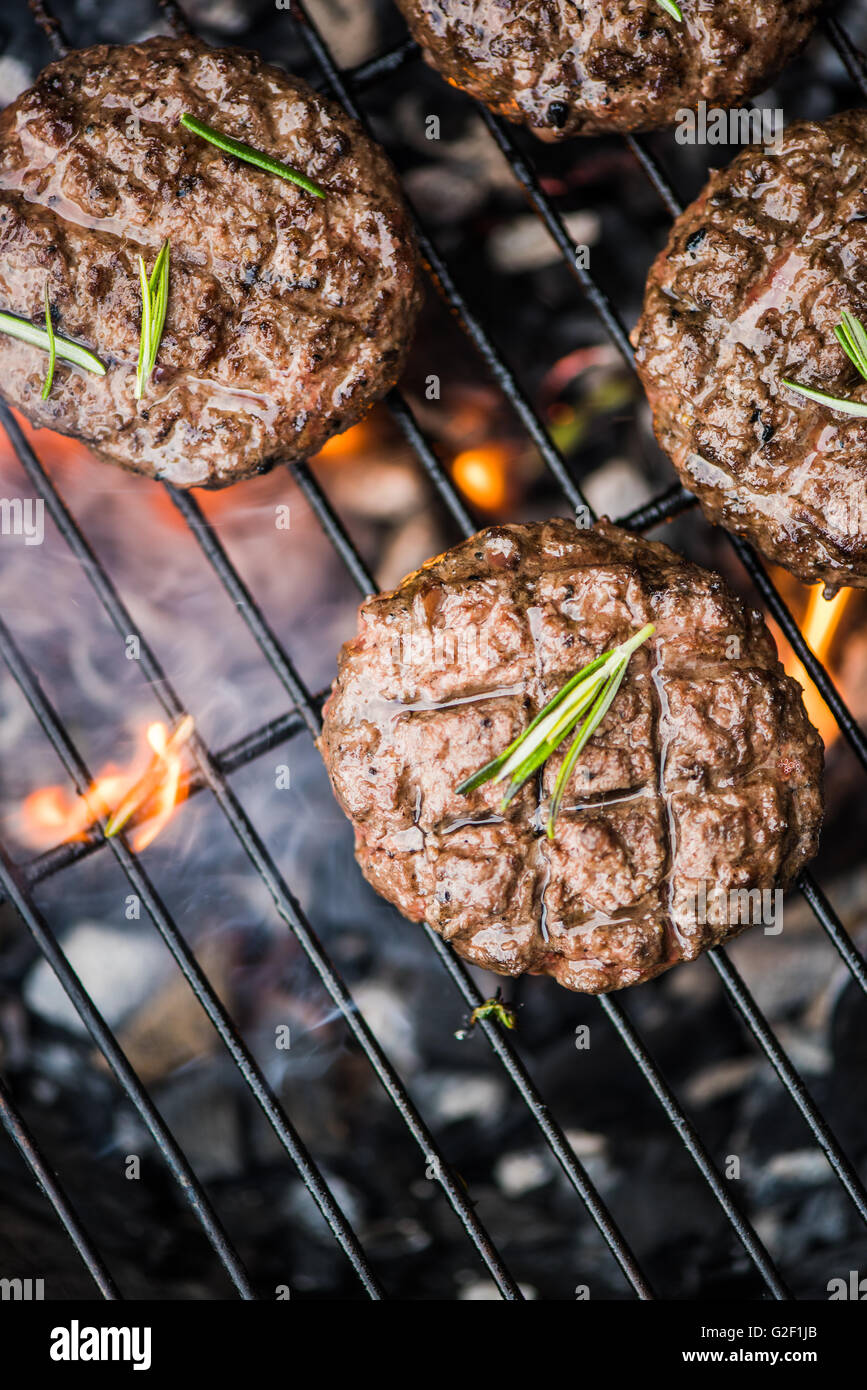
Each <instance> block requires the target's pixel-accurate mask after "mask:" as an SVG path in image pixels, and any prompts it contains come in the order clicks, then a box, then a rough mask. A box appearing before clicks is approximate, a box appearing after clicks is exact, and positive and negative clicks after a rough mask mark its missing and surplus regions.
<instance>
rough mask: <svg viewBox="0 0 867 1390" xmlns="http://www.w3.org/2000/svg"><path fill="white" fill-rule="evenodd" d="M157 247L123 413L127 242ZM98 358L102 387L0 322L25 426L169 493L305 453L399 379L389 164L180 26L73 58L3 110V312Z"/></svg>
mask: <svg viewBox="0 0 867 1390" xmlns="http://www.w3.org/2000/svg"><path fill="white" fill-rule="evenodd" d="M184 111H188V112H190V113H191V114H194V115H196V116H198V117H199V119H201V120H204V121H206V122H207V123H209V124H211V125H213V126H214V127H216V128H217V129H221V130H224V131H226V132H227V133H229V134H233V135H235V136H236V137H238V138H240V139H243V140H245V141H246V142H247V143H248V144H250V145H252V146H254V147H255V148H258V149H261V150H263V151H264V152H266V153H268V154H271V155H273V156H274V157H276V158H279V159H281V160H283V161H284V162H285V163H287V164H289V165H290V166H291V167H294V168H297V169H299V170H301V171H303V172H304V173H307V174H308V175H310V176H311V177H313V178H314V179H316V180H318V181H320V182H321V183H323V184H324V185H325V187H326V197H325V198H324V199H319V198H313V197H311V196H310V195H308V194H307V193H305V192H303V191H302V190H301V189H299V188H297V187H295V186H294V185H293V184H290V183H287V182H286V181H285V180H283V179H281V178H278V177H276V176H275V175H272V174H268V173H266V172H264V171H261V170H259V169H256V168H254V167H252V166H251V165H249V164H246V163H244V162H242V161H240V160H238V159H235V158H232V157H229V156H227V155H225V154H224V153H222V152H221V151H220V150H217V149H215V148H214V147H213V146H211V145H209V144H208V143H207V142H206V141H204V140H201V139H199V138H198V137H197V136H195V135H192V134H191V133H189V132H187V131H185V130H184V129H183V128H182V127H180V125H179V123H178V122H179V117H180V115H181V114H182V113H183V112H184ZM164 239H168V240H169V242H170V244H171V252H172V273H171V283H170V291H169V309H168V317H167V321H166V326H165V332H164V335H163V339H162V343H161V347H160V352H159V356H158V359H157V366H156V369H155V372H154V375H153V378H152V382H151V386H150V388H149V390H148V391H147V393H146V395H145V398H144V400H143V401H142V402H141V403H140V406H139V408H138V410H136V408H135V404H134V402H133V400H132V382H133V381H134V377H135V364H136V359H137V356H138V341H139V328H140V317H141V299H140V290H139V279H138V261H137V257H138V254H139V252H141V254H143V255H144V257H145V261H146V263H147V266H148V269H150V268H151V266H152V264H153V261H154V260H155V258H156V255H157V253H158V251H159V248H160V245H161V244H162V242H163V240H164ZM46 278H47V279H48V284H49V293H50V297H51V304H52V311H53V313H54V314H55V323H56V327H57V328H58V331H60V332H63V333H65V334H66V335H67V336H70V337H73V338H80V339H81V340H82V341H84V342H85V343H87V345H88V346H90V347H91V348H92V349H93V350H94V351H95V352H97V353H98V354H99V355H100V356H102V358H103V360H104V361H105V362H106V363H107V364H108V366H109V372H108V375H107V376H106V377H105V378H101V379H97V378H92V377H88V376H86V375H85V374H83V373H79V372H76V371H72V370H69V369H66V368H64V369H62V370H60V371H58V374H57V376H56V378H55V384H54V388H53V390H52V392H51V395H50V397H49V399H48V400H47V401H45V402H42V401H41V399H40V395H39V393H40V390H41V382H42V378H43V375H44V355H43V354H40V353H39V351H38V350H37V349H34V348H29V347H25V346H23V345H21V344H20V343H16V342H14V341H13V340H12V339H10V338H6V337H3V336H2V335H0V391H2V393H3V395H4V396H5V398H6V399H7V400H8V401H9V402H10V403H11V404H13V405H15V406H16V407H18V408H19V409H21V410H23V411H24V412H25V413H26V414H27V415H28V417H29V418H30V419H31V420H32V421H34V423H36V424H43V425H48V426H50V427H51V428H54V429H58V430H60V431H62V432H64V433H68V434H75V435H77V436H79V437H81V438H83V439H84V440H86V441H87V442H88V443H89V444H90V445H91V446H92V447H93V448H94V450H95V451H96V452H97V453H98V454H99V455H100V456H101V457H103V458H105V459H107V460H109V461H111V462H115V463H119V464H121V465H122V466H123V467H126V468H130V469H133V470H135V471H138V472H142V473H146V474H148V475H149V476H153V477H160V478H165V479H167V480H168V481H170V482H173V483H175V484H178V485H180V486H192V485H204V486H214V487H222V486H226V485H227V484H229V483H231V482H234V481H236V480H237V479H239V478H243V477H247V476H249V475H251V474H253V473H256V472H260V471H262V470H263V469H264V468H267V467H269V466H271V464H273V463H274V462H275V461H276V460H277V458H280V459H281V460H282V459H292V458H300V457H305V456H307V455H308V454H310V453H313V452H315V451H316V450H317V449H318V448H319V447H321V445H322V444H323V443H324V442H325V440H326V439H327V438H329V436H330V435H331V434H333V433H336V432H339V431H341V430H344V429H346V428H347V427H348V426H349V425H351V424H352V423H353V422H354V421H355V420H357V419H358V418H359V417H360V416H361V415H362V414H364V412H365V411H366V409H367V408H368V407H369V405H370V404H371V402H372V401H373V400H375V399H377V398H378V397H379V396H381V395H383V394H384V393H385V392H386V391H387V390H388V389H389V388H390V387H391V386H392V385H393V384H394V381H395V380H396V379H397V377H398V375H399V373H400V369H401V367H402V364H403V360H404V357H405V354H406V351H407V348H408V344H409V340H410V336H411V333H412V329H413V327H414V323H415V318H416V314H417V311H418V308H419V304H420V299H421V289H420V284H419V275H418V265H417V257H416V250H415V244H414V239H413V234H412V230H411V227H410V224H409V219H408V216H407V213H406V210H405V207H404V204H403V200H402V196H401V193H400V190H399V187H398V183H397V179H396V177H395V174H394V171H393V170H392V168H391V165H390V164H389V162H388V160H387V159H386V157H385V155H384V154H383V153H382V152H381V151H380V150H379V149H378V148H377V147H376V146H375V145H374V144H373V143H372V142H371V141H370V140H368V139H367V137H366V136H365V135H364V133H363V132H362V131H361V129H360V127H359V126H358V125H357V124H356V123H355V122H354V121H352V120H351V119H350V118H349V117H348V116H346V115H345V113H344V112H343V111H342V110H341V109H340V108H339V107H338V106H337V105H336V104H335V103H333V102H330V101H328V100H327V99H326V98H324V97H320V96H319V95H318V94H317V93H315V92H314V91H313V90H312V89H311V88H310V87H308V86H307V84H306V83H304V82H301V81H300V80H298V79H296V78H293V77H290V76H288V75H286V74H284V73H281V72H279V71H278V70H277V69H275V68H271V67H269V66H268V65H267V64H265V63H263V62H262V61H261V60H260V59H259V58H258V57H257V56H256V55H254V54H250V53H245V52H242V51H241V50H235V49H213V48H209V47H208V46H207V45H206V44H203V43H200V42H198V41H195V40H192V39H177V40H176V39H164V38H155V39H149V40H147V41H145V42H144V43H141V44H134V45H130V46H127V47H108V46H100V47H97V48H93V49H87V50H84V51H81V52H77V53H74V54H72V55H70V57H68V58H66V59H64V60H62V61H61V62H59V63H54V64H52V65H51V66H50V67H48V68H46V69H45V71H44V72H43V73H42V74H40V77H39V78H38V79H37V82H36V84H35V86H34V87H33V88H32V89H31V90H30V91H28V92H25V93H24V94H23V95H22V96H21V97H19V98H18V100H17V101H15V102H13V103H12V105H11V106H10V107H8V108H7V109H6V110H5V111H4V112H3V113H2V116H0V307H2V308H4V309H6V310H8V311H9V312H11V313H15V314H19V315H21V316H22V317H24V318H28V319H31V320H33V321H34V322H37V323H41V322H42V316H43V312H44V310H43V305H42V296H43V288H44V284H45V281H46Z"/></svg>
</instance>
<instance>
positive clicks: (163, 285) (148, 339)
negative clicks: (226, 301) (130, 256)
mask: <svg viewBox="0 0 867 1390" xmlns="http://www.w3.org/2000/svg"><path fill="white" fill-rule="evenodd" d="M138 275H139V281H140V283H141V332H140V334H139V343H138V368H137V370H136V374H135V398H136V400H137V401H140V400H141V398H142V396H143V395H144V389H145V387H146V386H147V384H148V382H149V380H150V376H151V372H152V371H153V369H154V366H155V365H156V360H157V353H158V352H159V350H160V341H161V339H162V336H163V328H164V327H165V322H166V308H167V307H168V302H169V243H168V242H167V241H164V242H163V244H162V246H161V247H160V253H159V255H158V256H157V258H156V260H155V261H154V268H153V270H152V271H151V274H150V279H148V273H147V267H146V266H145V263H144V257H143V256H139V258H138Z"/></svg>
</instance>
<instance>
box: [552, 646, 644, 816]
mask: <svg viewBox="0 0 867 1390" xmlns="http://www.w3.org/2000/svg"><path fill="white" fill-rule="evenodd" d="M628 664H629V658H628V657H627V658H626V660H625V661H624V662H623V663H622V665H621V666H620V667H619V668H618V669H617V671H615V673H614V675H612V676H611V678H610V679H609V681H608V683H607V685H606V686H605V689H604V690H603V691H602V694H601V695H600V696H599V699H598V700H597V701H596V704H595V705H594V706H593V708H592V710H591V711H590V713H589V715H588V716H587V718H586V720H585V721H584V723H583V725H582V726H581V732H580V733H579V734H578V736H577V738H576V739H575V740H574V742H573V743H572V745H571V747H570V749H569V752H568V753H567V754H566V757H565V758H564V759H563V766H562V767H561V768H560V771H559V772H558V773H557V780H556V782H555V783H554V794H553V796H552V797H551V805H550V808H549V811H548V825H547V832H548V839H549V840H553V838H554V822H555V820H556V819H557V813H558V811H559V810H560V803H561V801H562V800H563V793H564V792H565V790H566V784H567V782H568V781H569V778H570V777H571V775H572V769H573V768H574V766H575V764H576V762H577V761H578V759H579V757H580V756H581V753H582V752H583V751H584V748H585V746H586V744H587V743H588V741H589V740H590V739H591V738H592V736H593V734H594V733H595V732H596V730H597V729H598V727H599V725H600V724H601V722H602V720H603V719H604V717H605V715H606V714H607V713H608V710H609V709H610V708H611V705H612V703H613V701H614V697H615V695H616V694H617V692H618V690H619V689H620V686H621V684H622V682H623V677H624V676H625V675H626V667H627V666H628Z"/></svg>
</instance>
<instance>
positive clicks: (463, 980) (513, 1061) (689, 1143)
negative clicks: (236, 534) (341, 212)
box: [316, 493, 842, 1298]
mask: <svg viewBox="0 0 867 1390" xmlns="http://www.w3.org/2000/svg"><path fill="white" fill-rule="evenodd" d="M316 509H317V516H319V518H320V520H321V521H322V524H323V528H324V529H326V530H329V529H330V528H331V527H332V526H333V525H334V524H339V523H336V518H335V517H334V515H333V513H332V512H331V509H330V507H329V504H328V502H327V501H326V500H325V498H324V496H323V495H322V494H321V493H319V494H318V497H317V501H316ZM362 591H363V586H362ZM841 930H842V928H841ZM425 931H426V932H427V935H428V937H429V938H430V939H431V940H432V941H433V942H434V943H435V945H436V947H437V950H438V952H439V955H440V957H441V959H442V961H443V963H444V964H445V965H446V968H447V969H448V971H449V974H450V975H451V976H452V979H453V980H455V982H456V983H457V985H458V988H459V989H460V990H461V992H462V994H463V995H464V999H465V1000H466V1002H467V1003H468V1004H471V1006H472V1007H473V1008H474V1007H475V1006H476V1004H478V1003H480V1002H481V995H480V994H479V993H478V991H477V990H476V988H475V986H474V984H473V982H472V977H471V976H470V975H469V974H468V972H467V971H466V969H465V968H464V966H463V963H462V962H461V961H460V959H459V958H458V957H457V956H456V955H455V953H454V952H453V951H452V950H450V948H449V947H448V946H447V945H446V944H445V942H443V941H442V940H441V938H440V937H439V936H437V934H436V932H434V931H433V930H432V929H431V927H429V926H428V925H427V924H425ZM600 1003H602V1005H603V1007H604V1008H606V1010H608V1003H609V1001H608V1000H607V999H601V1000H600ZM612 1017H613V1015H612ZM617 1026H618V1029H619V1031H620V1032H621V1036H622V1037H623V1038H624V1040H626V1041H627V1045H629V1042H628V1037H629V1030H628V1026H627V1025H626V1023H625V1020H624V1023H623V1027H620V1025H619V1024H618V1025H617ZM485 1036H486V1037H487V1038H488V1041H489V1042H490V1043H491V1045H492V1046H493V1047H494V1051H495V1052H496V1053H497V1055H498V1056H499V1058H500V1060H501V1061H502V1062H503V1065H504V1066H505V1067H506V1070H507V1071H508V1072H509V1076H510V1078H511V1079H512V1081H513V1082H514V1084H515V1085H516V1086H517V1087H518V1090H519V1091H520V1092H521V1094H522V1095H523V1096H524V1099H525V1100H526V1101H527V1104H528V1105H529V1106H530V1109H531V1111H532V1113H533V1117H534V1119H535V1120H536V1123H537V1125H538V1126H539V1128H540V1129H541V1131H542V1134H543V1136H544V1137H545V1140H546V1142H547V1143H548V1145H549V1147H550V1148H551V1149H552V1151H553V1152H554V1154H555V1156H556V1157H557V1159H558V1161H559V1162H560V1163H561V1164H562V1163H563V1158H562V1157H561V1153H562V1146H563V1144H564V1143H566V1144H567V1145H568V1141H567V1140H566V1139H565V1135H563V1134H562V1131H561V1130H560V1129H559V1126H557V1127H556V1128H555V1129H554V1131H553V1132H551V1130H550V1128H549V1126H550V1124H551V1122H550V1120H549V1119H548V1116H547V1109H546V1107H545V1105H544V1102H543V1101H542V1100H541V1098H540V1097H539V1096H538V1095H537V1094H534V1096H533V1098H532V1100H531V1099H529V1098H528V1095H527V1092H526V1090H525V1084H526V1071H525V1069H524V1067H523V1063H522V1062H521V1061H520V1058H519V1056H518V1054H517V1053H516V1052H515V1050H514V1048H513V1047H512V1045H511V1043H509V1042H508V1041H507V1040H506V1038H505V1037H504V1036H503V1035H502V1033H501V1032H500V1031H499V1030H498V1029H496V1028H494V1027H493V1025H488V1026H487V1027H486V1029H485ZM635 1047H636V1049H637V1050H636V1051H635V1052H633V1056H634V1057H635V1059H636V1061H639V1059H640V1061H639V1065H640V1066H641V1068H642V1070H643V1071H644V1073H645V1075H646V1076H648V1079H650V1077H651V1076H652V1077H653V1080H652V1082H651V1084H652V1085H653V1089H654V1091H655V1093H656V1095H657V1097H658V1098H659V1099H660V1100H661V1102H662V1104H663V1108H664V1109H665V1110H666V1113H667V1114H668V1116H669V1118H670V1119H671V1120H672V1123H673V1124H674V1126H675V1129H676V1130H677V1133H678V1135H679V1136H680V1138H681V1139H682V1141H683V1142H684V1144H685V1145H686V1147H687V1149H688V1150H689V1153H690V1155H691V1157H692V1158H693V1159H694V1161H695V1163H696V1165H697V1167H698V1169H699V1172H701V1174H702V1176H703V1177H704V1178H705V1179H706V1181H707V1182H708V1183H709V1185H710V1187H711V1189H712V1191H713V1193H714V1195H715V1196H716V1198H717V1200H718V1201H719V1202H720V1204H721V1206H722V1207H723V1210H724V1211H725V1213H726V1215H727V1216H728V1218H729V1220H730V1221H731V1223H732V1226H733V1227H734V1229H735V1232H736V1234H737V1235H738V1238H739V1239H740V1240H741V1241H742V1242H743V1245H744V1248H745V1249H746V1251H747V1253H748V1254H749V1255H750V1257H751V1258H752V1259H753V1260H754V1262H755V1264H756V1267H757V1268H758V1270H759V1272H760V1273H761V1274H762V1277H763V1278H765V1280H766V1282H767V1283H768V1287H769V1288H770V1289H771V1291H772V1292H773V1293H774V1296H775V1297H778V1298H785V1297H788V1294H787V1292H786V1291H785V1285H784V1283H783V1281H782V1279H781V1278H780V1276H779V1274H778V1272H777V1271H776V1269H775V1268H774V1265H773V1262H772V1260H771V1258H770V1256H769V1255H768V1252H767V1251H766V1250H765V1248H764V1246H763V1245H762V1243H761V1241H760V1240H759V1237H758V1235H757V1234H756V1232H755V1230H754V1229H753V1227H752V1225H751V1224H750V1222H749V1221H747V1219H746V1218H745V1217H744V1216H743V1215H742V1214H741V1213H740V1212H739V1211H738V1209H737V1207H736V1206H735V1204H734V1203H733V1202H732V1201H731V1200H730V1198H729V1197H728V1194H727V1193H726V1190H725V1184H724V1182H723V1179H722V1177H721V1176H720V1174H719V1173H718V1172H717V1170H716V1169H715V1168H714V1166H713V1163H712V1162H711V1160H710V1158H709V1156H708V1154H707V1151H706V1150H705V1149H704V1147H703V1145H702V1144H701V1141H700V1140H699V1139H698V1136H697V1134H696V1131H695V1129H694V1127H693V1125H692V1124H691V1122H690V1121H689V1120H688V1118H687V1117H686V1115H685V1114H684V1112H683V1111H682V1110H681V1109H680V1107H679V1105H678V1103H677V1101H676V1100H675V1099H674V1096H673V1094H672V1093H671V1091H670V1090H669V1088H668V1087H667V1085H666V1083H665V1081H664V1080H663V1078H662V1076H661V1074H660V1073H659V1071H658V1070H657V1069H656V1066H655V1063H654V1062H653V1061H652V1060H651V1058H650V1055H649V1053H648V1052H647V1050H646V1049H645V1048H644V1046H643V1044H642V1043H641V1042H640V1040H638V1039H637V1035H636V1040H635ZM685 1136H689V1137H688V1138H687V1137H685ZM567 1155H571V1159H572V1164H573V1165H574V1164H577V1159H576V1158H575V1155H574V1153H573V1152H572V1150H571V1148H568V1149H567ZM578 1166H579V1168H580V1165H578ZM565 1171H566V1174H567V1177H569V1179H570V1181H571V1182H572V1185H573V1186H574V1187H575V1189H576V1191H577V1192H579V1194H580V1195H581V1197H582V1198H583V1199H584V1201H585V1203H586V1205H587V1208H588V1211H589V1212H590V1215H591V1216H592V1217H593V1219H594V1220H595V1221H596V1224H597V1226H598V1227H599V1229H600V1231H602V1233H603V1235H604V1236H605V1238H606V1240H608V1243H609V1245H610V1247H611V1249H612V1251H613V1253H614V1254H615V1256H616V1257H617V1259H618V1261H619V1262H620V1265H621V1268H623V1269H624V1270H625V1271H626V1273H627V1276H628V1277H630V1279H631V1274H630V1265H629V1263H627V1261H629V1262H632V1263H634V1259H635V1257H634V1255H633V1254H632V1252H631V1251H630V1250H629V1248H628V1246H625V1242H623V1240H622V1237H620V1242H622V1243H623V1245H624V1246H625V1249H621V1246H620V1244H619V1243H615V1241H614V1240H612V1239H611V1238H610V1235H609V1232H613V1230H615V1229H616V1228H614V1226H613V1222H612V1220H611V1217H610V1216H609V1214H608V1213H607V1211H606V1210H605V1208H604V1206H603V1205H602V1202H601V1199H600V1198H599V1196H598V1194H597V1193H595V1191H594V1190H593V1189H592V1186H591V1185H590V1183H589V1179H588V1178H587V1176H586V1174H585V1173H584V1170H583V1168H580V1173H576V1172H574V1171H573V1169H572V1165H570V1167H569V1168H566V1169H565ZM585 1191H587V1192H588V1193H589V1194H590V1195H591V1196H592V1200H588V1198H587V1196H585ZM618 1235H619V1233H618Z"/></svg>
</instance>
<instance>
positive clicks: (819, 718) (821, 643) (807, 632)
mask: <svg viewBox="0 0 867 1390" xmlns="http://www.w3.org/2000/svg"><path fill="white" fill-rule="evenodd" d="M851 598H852V590H851V589H841V590H840V591H839V593H837V594H835V596H834V598H832V599H828V600H826V599H823V598H822V585H821V584H816V585H814V586H813V587H812V588H811V589H810V597H809V599H808V600H807V610H806V612H805V614H804V617H803V619H802V620H801V624H800V626H801V632H802V633H803V635H804V641H805V642H806V643H807V646H808V647H809V648H810V650H811V651H812V652H813V654H814V656H816V657H818V659H819V660H820V661H821V662H822V663H823V664H827V657H828V654H829V652H830V650H831V646H832V643H833V641H834V635H835V633H836V631H837V628H838V627H839V625H840V619H841V618H842V617H843V613H844V612H845V609H846V605H847V604H848V603H849V601H850V599H851ZM781 640H782V639H781V638H780V636H779V634H778V642H780V641H781ZM782 645H783V647H784V649H785V651H786V657H785V661H784V663H783V664H784V666H785V668H786V673H787V674H788V675H790V676H794V678H795V680H796V681H797V682H798V684H799V685H800V686H801V687H802V688H803V691H804V705H805V707H806V710H807V714H808V715H809V718H810V721H811V722H812V723H813V724H815V726H816V728H817V729H818V730H819V733H820V734H821V735H822V738H823V740H824V742H825V746H826V747H830V745H831V744H832V743H833V742H834V740H835V738H836V737H837V735H838V734H839V732H840V731H839V729H838V727H837V721H836V719H835V718H834V716H833V715H832V713H831V711H830V710H829V709H828V706H827V705H826V704H825V701H824V700H823V699H822V696H821V695H820V694H819V691H818V690H817V689H816V686H815V685H814V684H813V682H812V680H811V679H810V677H809V676H808V674H807V672H806V671H805V669H804V666H803V664H802V663H801V661H800V660H799V658H798V657H797V656H796V655H795V653H794V652H793V651H792V649H791V647H789V646H788V643H786V642H785V641H783V642H782Z"/></svg>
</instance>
